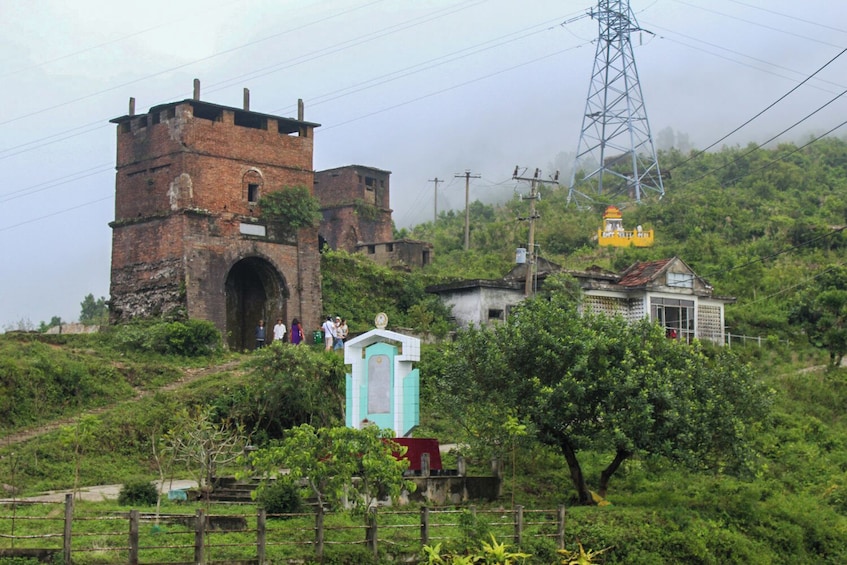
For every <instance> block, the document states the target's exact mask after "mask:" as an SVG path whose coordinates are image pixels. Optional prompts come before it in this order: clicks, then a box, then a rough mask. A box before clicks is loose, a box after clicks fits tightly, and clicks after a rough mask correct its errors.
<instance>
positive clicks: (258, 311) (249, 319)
mask: <svg viewBox="0 0 847 565" xmlns="http://www.w3.org/2000/svg"><path fill="white" fill-rule="evenodd" d="M224 288H225V292H226V336H227V343H228V345H229V347H230V348H231V349H237V350H238V349H252V348H253V346H254V337H255V335H254V331H255V328H256V324H257V322H258V321H259V320H265V324H266V325H267V327H268V331H270V328H272V327H273V324H274V321H275V320H276V319H277V318H282V319H283V320H289V318H288V312H287V309H286V306H287V303H288V290H287V288H286V286H285V279H284V277H283V276H282V275H281V274H280V273H279V272H278V271H277V270H276V269H275V268H274V266H273V265H271V264H270V263H269V262H268V261H266V260H264V259H261V258H259V257H248V258H246V259H242V260H240V261H238V262H237V263H236V264H235V265H233V266H232V268H231V269H230V270H229V273H228V274H227V277H226V284H225V285H224ZM289 323H290V322H286V325H288V324H289ZM268 337H270V336H268Z"/></svg>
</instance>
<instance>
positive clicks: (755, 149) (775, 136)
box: [680, 90, 847, 186]
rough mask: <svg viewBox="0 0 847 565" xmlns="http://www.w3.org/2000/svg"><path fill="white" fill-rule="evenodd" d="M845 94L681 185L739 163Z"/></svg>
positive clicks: (844, 91) (682, 184)
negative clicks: (733, 157)
mask: <svg viewBox="0 0 847 565" xmlns="http://www.w3.org/2000/svg"><path fill="white" fill-rule="evenodd" d="M845 94H847V90H843V91H842V92H841V93H840V94H838V95H837V96H835V97H834V98H831V99H830V100H829V101H828V102H826V103H825V104H824V105H822V106H819V107H818V108H817V109H815V110H814V111H812V112H810V113H809V114H806V116H805V117H803V118H801V119H800V120H798V121H796V122H794V123H793V124H792V125H790V126H788V127H787V128H785V129H783V130H782V131H781V132H779V133H777V134H776V135H774V136H772V137H771V138H770V139H768V140H766V141H764V142H762V143H759V144H757V145H755V146H754V147H753V148H751V149H749V150H747V151H745V152H743V153H741V154H740V155H739V156H738V157H736V158H735V159H733V160H732V161H730V162H729V163H725V164H723V165H721V166H720V167H715V168H713V169H710V170H708V171H706V172H704V173H703V174H702V175H700V176H699V177H695V178H693V179H688V180H687V181H685V182H683V183H680V186H686V185H689V184H691V183H692V182H696V181H698V180H701V179H704V178H705V177H707V176H709V175H710V174H712V173H715V172H717V171H720V170H721V169H725V168H726V167H728V166H730V165H733V164H735V163H737V162H738V161H739V160H741V159H743V158H744V157H746V156H747V155H749V154H751V153H753V152H754V151H757V150H759V149H761V148H762V146H764V145H767V144H768V143H770V142H771V141H774V140H775V139H777V138H778V137H779V136H781V135H783V134H785V133H787V132H789V131H791V130H792V129H794V128H795V127H797V126H799V125H800V124H802V123H803V122H805V121H806V120H808V119H809V118H811V117H812V116H814V115H815V114H817V113H818V112H820V111H821V110H823V109H824V108H826V107H827V106H829V105H830V104H832V103H833V102H835V101H836V100H838V99H839V98H841V97H842V96H844V95H845ZM845 123H847V122H841V123H840V124H839V125H837V126H836V127H835V128H833V129H831V130H829V132H827V134H826V135H829V133H831V132H832V131H835V130H836V129H838V128H840V127H841V126H843V125H844V124H845ZM817 139H820V137H818V138H817ZM817 139H816V140H817ZM701 155H702V153H701Z"/></svg>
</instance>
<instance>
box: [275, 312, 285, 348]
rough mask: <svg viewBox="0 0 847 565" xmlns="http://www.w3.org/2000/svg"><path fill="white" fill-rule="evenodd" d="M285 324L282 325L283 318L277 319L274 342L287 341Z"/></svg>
mask: <svg viewBox="0 0 847 565" xmlns="http://www.w3.org/2000/svg"><path fill="white" fill-rule="evenodd" d="M285 331H286V328H285V324H283V323H282V318H277V319H276V325H275V326H274V341H275V342H276V341H279V342H282V341H283V340H284V339H285Z"/></svg>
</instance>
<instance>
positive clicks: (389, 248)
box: [385, 243, 394, 253]
mask: <svg viewBox="0 0 847 565" xmlns="http://www.w3.org/2000/svg"><path fill="white" fill-rule="evenodd" d="M385 250H386V251H388V252H389V253H391V252H392V251H394V244H393V243H386V244H385Z"/></svg>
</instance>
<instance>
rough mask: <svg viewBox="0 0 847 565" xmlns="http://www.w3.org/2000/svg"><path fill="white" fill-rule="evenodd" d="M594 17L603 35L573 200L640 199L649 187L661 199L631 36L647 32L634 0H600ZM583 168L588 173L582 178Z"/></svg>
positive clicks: (574, 175) (584, 123)
mask: <svg viewBox="0 0 847 565" xmlns="http://www.w3.org/2000/svg"><path fill="white" fill-rule="evenodd" d="M589 15H590V16H591V17H592V18H595V19H596V20H597V23H598V26H599V28H600V36H599V39H598V41H597V52H596V54H595V56H594V70H593V72H592V74H591V85H590V86H589V89H588V99H587V100H586V102H585V115H584V116H583V118H582V132H581V133H580V136H579V146H578V147H577V151H576V160H575V162H574V167H573V172H572V173H571V182H570V189H569V190H568V203H570V202H571V201H572V200H574V199H575V198H583V199H584V200H588V201H589V202H590V201H594V200H595V198H596V197H597V196H600V195H607V196H615V195H618V194H624V195H626V197H627V198H631V199H634V200H636V201H638V202H641V198H642V196H644V194H645V191H648V190H649V191H654V192H656V193H657V194H658V195H659V197H660V198H661V197H662V196H663V195H664V194H665V189H664V187H663V186H662V176H661V172H660V171H659V162H658V160H657V159H656V149H655V147H654V146H653V137H652V135H651V134H650V124H649V122H648V121H647V110H646V109H645V108H644V98H643V97H642V95H641V85H640V83H639V82H638V70H637V69H636V68H635V58H634V57H633V55H632V43H630V37H629V36H630V33H632V32H633V31H643V30H642V29H641V28H640V27H638V23H637V22H636V21H635V14H634V13H633V12H632V10H631V9H630V7H629V0H598V3H597V11H596V12H595V11H594V9H592V10H591V12H589ZM648 33H649V32H648ZM579 172H582V173H584V176H583V177H582V178H579V179H577V174H578V173H579Z"/></svg>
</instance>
